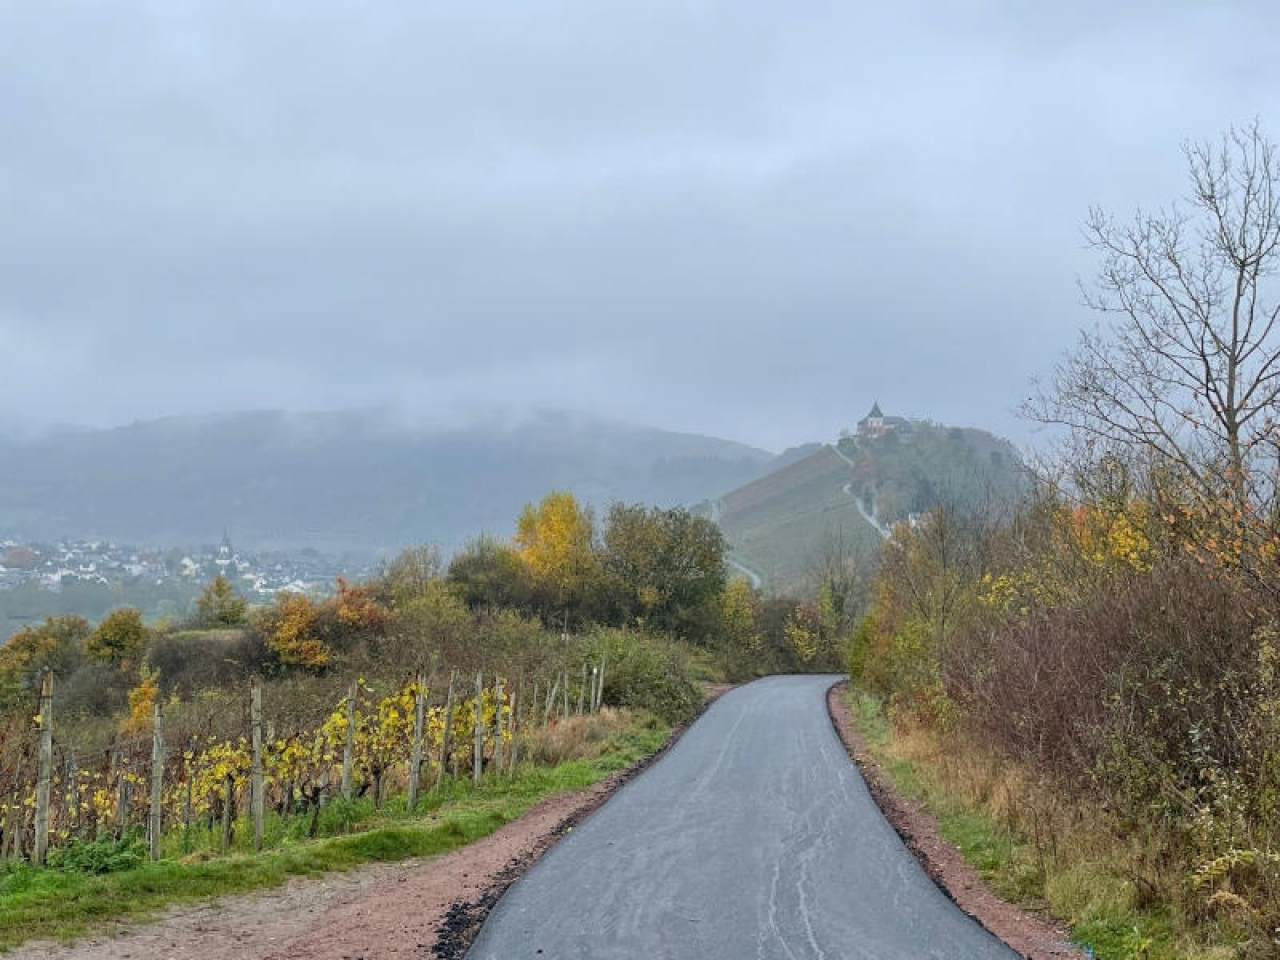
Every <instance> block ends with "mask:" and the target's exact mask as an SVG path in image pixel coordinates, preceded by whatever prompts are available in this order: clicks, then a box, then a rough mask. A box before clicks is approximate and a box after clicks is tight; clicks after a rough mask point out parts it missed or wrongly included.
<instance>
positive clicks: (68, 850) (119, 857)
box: [49, 829, 147, 874]
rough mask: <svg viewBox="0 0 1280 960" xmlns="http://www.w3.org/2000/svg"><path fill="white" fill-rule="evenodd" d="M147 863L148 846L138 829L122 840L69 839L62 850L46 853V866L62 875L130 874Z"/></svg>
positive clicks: (101, 838)
mask: <svg viewBox="0 0 1280 960" xmlns="http://www.w3.org/2000/svg"><path fill="white" fill-rule="evenodd" d="M146 859H147V845H146V843H145V842H144V840H143V838H142V831H141V830H140V829H138V830H130V831H129V832H128V833H126V834H124V835H123V836H121V837H111V836H107V837H99V838H98V839H97V840H81V839H78V838H72V840H71V842H70V843H68V844H67V845H66V846H65V847H55V848H54V849H53V850H50V851H49V866H50V867H52V868H53V869H54V870H61V871H63V872H64V873H89V874H99V873H119V872H120V871H121V870H132V869H133V868H134V867H136V866H138V865H139V864H142V863H144V862H145V861H146Z"/></svg>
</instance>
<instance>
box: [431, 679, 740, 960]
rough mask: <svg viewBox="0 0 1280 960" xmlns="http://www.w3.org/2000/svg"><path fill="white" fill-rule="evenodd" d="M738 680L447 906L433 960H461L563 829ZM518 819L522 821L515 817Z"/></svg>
mask: <svg viewBox="0 0 1280 960" xmlns="http://www.w3.org/2000/svg"><path fill="white" fill-rule="evenodd" d="M734 686H735V685H733V684H728V685H723V686H721V685H716V686H714V687H712V688H711V690H710V691H709V692H708V694H707V698H706V699H705V700H703V702H702V705H701V706H700V707H699V708H698V712H697V713H695V714H694V715H693V716H692V717H690V718H689V719H688V720H686V721H685V722H684V723H682V724H680V725H679V726H677V727H676V728H675V729H673V730H672V731H671V733H669V734H668V735H667V738H666V739H665V740H664V741H662V745H661V746H660V747H658V749H657V750H655V751H653V753H651V754H649V755H648V756H645V757H641V758H640V759H639V760H637V761H636V762H635V763H633V764H631V766H629V767H627V768H625V769H623V770H619V771H617V772H616V773H611V774H609V776H607V777H605V778H604V779H603V780H601V781H599V782H598V783H596V784H594V785H592V786H591V787H588V788H586V789H585V790H584V791H583V800H582V803H580V804H579V805H578V806H576V807H574V808H573V810H572V811H571V812H570V813H569V815H568V816H567V817H565V818H564V819H563V820H561V821H560V822H559V823H557V824H556V825H555V827H553V828H552V829H551V830H550V831H548V832H547V833H545V834H543V835H542V836H541V837H539V838H538V840H537V841H536V842H535V843H534V844H533V845H532V846H530V847H529V848H527V849H526V850H524V851H522V852H521V853H520V854H519V855H518V856H515V857H512V858H511V859H510V860H508V861H507V862H506V864H505V865H503V867H502V869H500V870H498V871H497V872H495V873H494V874H492V875H491V876H490V877H489V878H488V880H487V882H485V883H484V885H483V886H482V887H481V889H480V893H479V894H478V895H477V896H475V897H473V898H471V899H468V900H455V901H454V902H453V903H451V904H450V905H449V908H448V910H446V912H445V915H444V919H443V920H442V921H441V922H440V923H439V924H438V925H437V926H436V929H435V932H434V940H433V942H432V944H431V946H430V948H429V956H431V957H434V958H435V960H463V958H464V957H466V955H467V951H468V950H470V949H471V944H472V943H473V942H474V941H475V938H476V936H477V935H478V934H479V933H480V928H481V927H482V926H484V922H485V920H487V919H488V918H489V914H490V913H491V912H492V911H493V908H494V907H495V906H497V903H498V901H499V900H500V899H501V898H502V895H503V894H504V893H506V892H507V889H508V888H509V887H510V886H511V885H512V884H513V883H515V882H516V881H517V880H519V879H520V877H522V876H523V875H524V873H525V872H526V871H527V870H528V869H529V868H530V867H532V866H533V865H534V864H535V863H537V862H538V861H539V860H541V859H542V857H543V855H544V854H546V852H547V851H548V850H550V849H551V848H552V847H554V846H555V845H556V843H557V842H558V841H559V840H560V838H561V837H563V836H564V835H565V834H567V833H569V832H570V831H571V830H572V829H573V828H574V827H576V826H577V825H578V824H580V823H581V822H582V821H583V820H585V819H586V818H587V817H589V816H591V814H593V813H595V812H596V811H597V810H599V809H600V808H601V807H602V806H604V805H605V804H606V803H607V802H608V801H609V800H610V798H612V797H613V795H614V794H615V793H617V792H618V791H619V790H621V789H622V788H623V787H624V786H626V785H627V784H628V783H630V782H631V781H632V780H634V779H635V778H636V777H638V776H639V775H640V774H642V773H644V771H645V770H647V769H648V768H649V767H651V766H653V765H654V764H655V763H657V762H658V761H659V760H661V759H662V758H663V757H664V756H665V755H666V754H667V752H668V751H670V750H671V748H672V747H674V746H675V745H676V743H677V742H679V740H680V738H681V737H683V736H684V735H685V733H686V732H687V731H688V730H689V728H690V727H692V726H693V725H694V724H695V723H697V722H698V720H699V719H700V718H701V717H702V715H703V714H704V713H706V712H707V710H708V709H709V708H710V707H711V705H712V704H713V703H715V702H716V701H717V700H719V699H720V697H722V696H723V695H724V694H726V693H727V692H729V691H730V690H732V689H733V687H734ZM515 822H518V821H515Z"/></svg>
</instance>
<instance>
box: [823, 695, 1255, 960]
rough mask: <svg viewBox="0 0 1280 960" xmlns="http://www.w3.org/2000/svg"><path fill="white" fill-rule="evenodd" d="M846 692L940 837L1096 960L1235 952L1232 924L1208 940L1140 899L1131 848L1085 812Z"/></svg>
mask: <svg viewBox="0 0 1280 960" xmlns="http://www.w3.org/2000/svg"><path fill="white" fill-rule="evenodd" d="M846 698H847V702H848V704H849V708H850V714H851V716H852V719H853V722H854V725H855V726H856V727H857V728H858V731H859V733H861V734H862V737H863V739H864V740H865V741H866V744H867V748H868V750H869V751H870V753H871V755H872V757H873V758H874V759H875V761H876V763H877V764H878V765H879V766H880V769H881V770H882V771H883V772H884V774H885V775H886V776H887V778H888V779H889V781H890V782H891V783H892V784H893V787H894V788H895V789H896V790H897V791H898V792H899V793H900V794H902V795H903V796H905V797H908V798H909V799H911V800H914V801H916V802H917V803H919V804H920V805H921V806H922V807H923V808H924V809H925V810H927V811H928V812H929V813H930V814H932V815H933V816H934V817H935V818H936V819H937V821H938V828H939V833H940V834H941V835H942V837H943V839H945V840H946V841H947V842H948V843H950V844H952V845H953V846H954V847H956V848H957V849H958V850H959V851H960V853H961V854H962V855H963V856H964V858H965V859H966V860H967V861H968V862H969V863H970V864H972V865H973V866H974V867H975V868H976V869H977V870H978V872H979V873H980V874H981V875H982V877H983V879H984V880H985V882H986V883H987V885H988V886H989V887H990V888H991V889H992V890H993V891H994V892H995V893H997V894H998V895H999V896H1001V897H1003V898H1004V899H1005V900H1008V901H1010V902H1011V903H1015V904H1017V905H1019V906H1022V907H1025V908H1027V909H1031V910H1047V911H1048V912H1049V913H1050V914H1051V915H1052V916H1054V917H1057V918H1059V919H1061V920H1062V921H1063V922H1064V923H1065V924H1066V925H1067V926H1068V927H1069V929H1070V930H1071V934H1072V938H1073V939H1074V940H1075V942H1076V943H1078V944H1080V946H1082V947H1083V948H1084V949H1085V950H1086V951H1087V952H1088V953H1090V954H1091V955H1093V956H1095V957H1098V958H1099V960H1137V958H1141V960H1228V958H1231V957H1235V956H1237V955H1238V954H1237V952H1236V944H1237V942H1236V940H1235V938H1233V937H1232V936H1231V934H1230V933H1229V932H1227V931H1222V937H1221V939H1219V942H1216V943H1211V944H1210V943H1205V942H1203V941H1204V933H1203V931H1191V930H1185V929H1181V928H1180V927H1179V925H1178V924H1177V923H1176V922H1175V920H1174V918H1173V917H1172V915H1171V912H1170V911H1169V910H1166V909H1162V908H1161V907H1160V905H1159V904H1145V905H1140V904H1139V897H1138V892H1137V889H1136V888H1135V886H1134V884H1133V883H1132V882H1131V881H1130V880H1129V879H1128V876H1127V874H1128V873H1129V871H1127V870H1126V867H1125V864H1126V862H1127V861H1128V859H1129V858H1130V857H1132V856H1133V855H1134V851H1133V850H1132V849H1129V848H1127V847H1126V846H1125V845H1124V844H1122V843H1121V842H1120V841H1118V840H1117V839H1116V838H1115V837H1114V835H1113V834H1112V833H1111V832H1110V831H1108V830H1106V829H1104V828H1103V827H1102V825H1101V824H1100V823H1099V822H1098V820H1097V819H1096V815H1095V814H1093V813H1092V812H1091V811H1083V810H1078V809H1067V808H1066V807H1065V805H1064V801H1062V799H1061V798H1060V797H1054V796H1045V795H1043V794H1039V793H1038V791H1037V790H1036V788H1035V787H1034V785H1031V784H1028V783H1026V782H1025V781H1023V780H1021V779H1020V778H1019V776H1018V772H1017V771H1016V770H1014V769H1013V768H1011V767H1009V766H1008V765H1007V764H999V763H998V762H995V761H993V759H992V758H990V757H988V756H985V755H984V754H983V753H982V752H981V751H979V750H977V749H976V748H974V747H972V746H971V745H967V744H965V743H964V742H963V740H961V739H959V738H956V737H948V738H947V739H946V742H945V743H944V742H943V741H942V740H941V739H940V738H939V737H938V736H937V735H936V734H933V733H931V732H930V731H927V730H921V729H915V728H904V729H899V728H895V727H894V726H892V725H891V724H890V723H889V722H888V720H887V718H886V716H885V712H884V709H883V706H882V705H881V703H880V701H879V700H878V699H876V698H875V697H873V696H871V695H869V694H867V693H865V692H863V691H860V690H858V689H857V688H856V687H853V686H850V688H849V690H848V692H847V693H846ZM1028 824H1032V825H1033V828H1032V829H1027V825H1028ZM1037 824H1039V825H1041V826H1040V827H1039V829H1038V830H1037V829H1036V828H1035V826H1034V825H1037ZM1063 824H1070V826H1062V825H1063ZM1037 832H1038V833H1039V834H1040V835H1039V836H1038V837H1037V836H1036V835H1035V834H1036V833H1037ZM1215 939H1218V938H1215ZM1224 941H1225V942H1224Z"/></svg>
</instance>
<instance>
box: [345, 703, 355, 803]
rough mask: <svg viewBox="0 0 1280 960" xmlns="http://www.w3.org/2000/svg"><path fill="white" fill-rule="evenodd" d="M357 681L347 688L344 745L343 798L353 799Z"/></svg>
mask: <svg viewBox="0 0 1280 960" xmlns="http://www.w3.org/2000/svg"><path fill="white" fill-rule="evenodd" d="M356 692H357V687H356V681H355V680H352V681H351V686H350V687H349V688H348V689H347V739H346V742H345V743H344V744H343V745H342V798H343V799H344V800H350V799H351V768H352V766H353V765H354V764H355V749H356Z"/></svg>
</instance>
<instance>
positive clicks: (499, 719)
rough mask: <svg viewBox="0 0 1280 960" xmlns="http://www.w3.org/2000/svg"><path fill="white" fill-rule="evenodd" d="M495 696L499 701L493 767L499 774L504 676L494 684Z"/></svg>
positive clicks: (500, 768) (500, 765) (496, 714)
mask: <svg viewBox="0 0 1280 960" xmlns="http://www.w3.org/2000/svg"><path fill="white" fill-rule="evenodd" d="M493 697H494V700H495V701H496V702H497V706H496V707H495V708H494V714H495V717H496V720H497V724H498V727H497V733H496V735H495V737H494V741H493V769H494V770H496V771H497V772H498V773H499V774H501V773H502V732H503V730H504V727H503V724H502V678H501V677H499V678H498V679H497V680H496V681H495V682H494V685H493Z"/></svg>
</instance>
